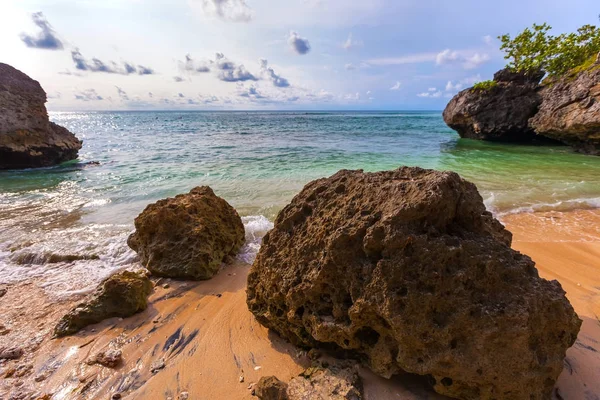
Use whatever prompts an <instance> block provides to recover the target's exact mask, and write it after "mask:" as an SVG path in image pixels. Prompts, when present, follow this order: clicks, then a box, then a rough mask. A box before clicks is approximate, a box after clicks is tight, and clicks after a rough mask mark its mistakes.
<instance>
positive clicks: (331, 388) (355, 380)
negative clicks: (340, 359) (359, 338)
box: [255, 364, 363, 400]
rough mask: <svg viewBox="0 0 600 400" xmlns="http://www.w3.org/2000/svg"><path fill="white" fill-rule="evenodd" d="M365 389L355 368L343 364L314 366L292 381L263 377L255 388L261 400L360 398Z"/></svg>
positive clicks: (339, 399)
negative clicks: (286, 381)
mask: <svg viewBox="0 0 600 400" xmlns="http://www.w3.org/2000/svg"><path fill="white" fill-rule="evenodd" d="M362 391H363V389H362V382H361V379H360V377H359V376H358V373H357V370H356V368H353V367H352V366H348V365H341V364H340V365H332V366H329V367H327V368H325V367H322V366H316V365H315V366H312V367H310V368H307V369H306V370H305V371H304V372H302V373H301V374H300V375H299V376H297V377H295V378H293V379H292V380H291V381H290V382H289V383H285V382H282V381H280V380H279V379H277V378H276V377H274V376H269V377H262V378H260V380H259V381H258V383H257V384H256V388H255V393H256V396H257V397H258V398H259V399H260V400H307V399H310V400H361V399H362V398H363V395H362Z"/></svg>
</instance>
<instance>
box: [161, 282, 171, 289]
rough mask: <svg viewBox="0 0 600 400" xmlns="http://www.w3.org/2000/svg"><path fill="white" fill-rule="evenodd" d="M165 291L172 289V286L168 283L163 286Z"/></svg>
mask: <svg viewBox="0 0 600 400" xmlns="http://www.w3.org/2000/svg"><path fill="white" fill-rule="evenodd" d="M162 287H163V289H168V288H170V287H171V285H169V284H168V283H165V284H164V285H162Z"/></svg>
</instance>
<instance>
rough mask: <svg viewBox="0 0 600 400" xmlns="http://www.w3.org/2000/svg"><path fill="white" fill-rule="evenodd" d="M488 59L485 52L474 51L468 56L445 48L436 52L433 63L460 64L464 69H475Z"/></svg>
mask: <svg viewBox="0 0 600 400" xmlns="http://www.w3.org/2000/svg"><path fill="white" fill-rule="evenodd" d="M489 60H490V56H489V54H487V53H482V54H480V53H475V54H472V55H469V56H466V55H464V54H461V53H460V52H458V51H453V50H450V49H446V50H444V51H442V52H440V53H438V54H437V56H436V57H435V63H436V64H437V65H452V64H461V65H462V66H463V68H464V69H475V68H477V67H479V66H481V65H483V64H485V63H486V62H488V61H489Z"/></svg>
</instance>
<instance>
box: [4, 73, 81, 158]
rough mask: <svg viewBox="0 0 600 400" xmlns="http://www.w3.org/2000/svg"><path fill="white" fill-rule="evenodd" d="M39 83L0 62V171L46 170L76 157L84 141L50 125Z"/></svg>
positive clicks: (58, 127)
mask: <svg viewBox="0 0 600 400" xmlns="http://www.w3.org/2000/svg"><path fill="white" fill-rule="evenodd" d="M45 103H46V93H45V92H44V90H43V89H42V87H41V86H40V84H39V83H38V82H37V81H35V80H33V79H31V78H30V77H28V76H27V75H25V74H24V73H22V72H21V71H19V70H17V69H15V68H13V67H11V66H10V65H7V64H2V63H0V110H1V112H0V169H16V168H35V167H47V166H51V165H55V164H59V163H61V162H64V161H68V160H73V159H75V158H77V153H78V151H79V149H81V141H80V140H78V139H77V138H76V137H75V135H74V134H72V133H71V132H69V131H68V130H67V129H65V128H63V127H62V126H59V125H56V124H55V123H53V122H50V121H49V119H48V112H47V111H46V106H45V105H44V104H45Z"/></svg>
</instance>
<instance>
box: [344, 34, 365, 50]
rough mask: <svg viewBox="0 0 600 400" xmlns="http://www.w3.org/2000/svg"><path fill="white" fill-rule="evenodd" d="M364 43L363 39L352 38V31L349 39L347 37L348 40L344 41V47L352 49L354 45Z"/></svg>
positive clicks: (357, 45) (358, 45)
mask: <svg viewBox="0 0 600 400" xmlns="http://www.w3.org/2000/svg"><path fill="white" fill-rule="evenodd" d="M362 45H363V42H362V40H354V39H353V38H352V33H349V34H348V39H346V41H345V42H344V43H342V48H344V49H346V50H350V49H352V48H354V47H360V46H362Z"/></svg>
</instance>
